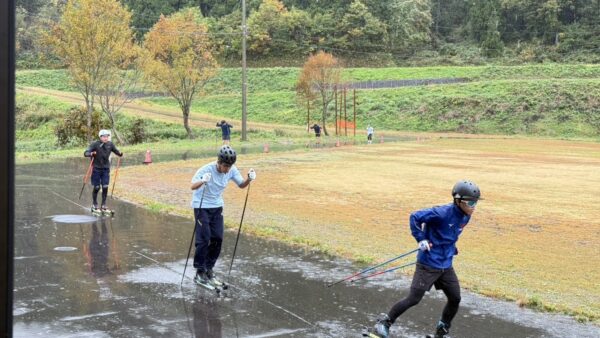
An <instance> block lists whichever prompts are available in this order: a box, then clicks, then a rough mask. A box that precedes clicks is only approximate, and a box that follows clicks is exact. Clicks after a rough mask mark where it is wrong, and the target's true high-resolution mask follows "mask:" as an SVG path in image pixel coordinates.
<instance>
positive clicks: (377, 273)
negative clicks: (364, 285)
mask: <svg viewBox="0 0 600 338" xmlns="http://www.w3.org/2000/svg"><path fill="white" fill-rule="evenodd" d="M413 264H417V262H411V263H407V264H403V265H400V266H397V267H394V268H391V269H387V270H383V271H379V272H375V273H372V274H370V275H366V276H362V277H360V278H357V279H353V280H351V281H350V283H354V282H356V281H359V280H361V279H365V278H371V277H375V276H379V275H381V274H384V273H387V272H392V271H396V270H398V269H402V268H405V267H407V266H411V265H413Z"/></svg>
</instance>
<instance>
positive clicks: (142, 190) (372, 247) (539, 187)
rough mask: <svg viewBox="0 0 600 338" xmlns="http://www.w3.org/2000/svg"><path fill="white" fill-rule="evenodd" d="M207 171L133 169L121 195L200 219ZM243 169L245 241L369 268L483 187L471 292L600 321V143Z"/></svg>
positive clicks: (469, 240)
mask: <svg viewBox="0 0 600 338" xmlns="http://www.w3.org/2000/svg"><path fill="white" fill-rule="evenodd" d="M210 160H212V159H210ZM207 161H209V160H208V159H207V160H206V161H200V160H195V161H179V162H170V163H158V164H153V165H152V166H144V167H129V168H123V169H122V171H121V173H120V184H119V185H120V186H118V187H117V189H118V192H117V194H118V195H119V196H120V197H121V198H123V199H126V200H130V201H134V202H137V203H140V204H145V205H147V206H148V207H151V208H152V209H153V210H155V211H165V212H171V213H176V214H182V215H185V216H187V217H190V216H191V212H190V210H189V209H188V205H189V200H190V190H189V181H190V179H191V177H192V175H193V174H194V172H195V170H196V169H197V168H198V167H199V166H201V165H202V164H204V163H205V162H207ZM238 164H239V166H240V168H242V169H243V170H244V171H245V170H247V169H248V168H250V167H253V168H255V169H256V170H257V172H258V179H257V181H256V182H255V183H253V186H252V191H251V192H250V199H249V207H248V208H249V209H248V211H247V213H246V218H245V224H246V225H247V228H245V229H246V230H245V231H249V232H253V233H256V234H259V235H262V236H266V237H270V238H276V239H280V240H284V241H287V242H290V243H296V244H299V245H307V247H309V248H318V249H320V250H322V251H324V252H327V253H331V254H335V255H339V256H343V257H348V258H351V259H354V260H356V261H358V262H363V263H372V262H376V261H380V260H383V259H385V258H389V257H392V256H394V255H397V254H398V253H401V252H404V251H407V250H409V249H412V248H414V247H415V246H416V243H415V240H414V239H413V238H412V237H411V236H410V232H409V229H408V217H409V214H410V213H411V212H412V211H414V210H417V209H420V208H424V207H429V206H432V205H438V204H444V203H448V202H449V201H450V189H451V187H452V185H453V184H454V183H455V181H457V180H458V179H461V178H468V179H472V180H474V181H475V182H477V183H478V184H479V185H480V186H481V189H482V192H483V196H484V197H485V201H482V202H481V203H480V204H479V205H478V210H477V212H476V213H475V215H474V217H473V219H472V222H471V223H470V224H469V225H468V226H467V228H466V230H465V232H464V233H463V235H462V237H461V239H460V241H459V242H458V248H459V250H460V254H459V255H458V256H457V257H456V258H455V267H456V268H457V271H458V274H459V276H460V278H461V282H462V285H463V286H464V287H467V288H469V289H471V290H473V291H475V292H478V293H481V294H485V295H489V296H493V297H498V298H503V299H508V300H513V301H516V302H519V303H520V304H523V305H526V306H530V307H533V308H538V309H541V310H548V311H557V312H565V313H568V314H571V315H574V316H576V317H578V318H579V319H581V320H586V319H587V320H592V321H596V322H598V320H599V319H600V284H598V283H597V281H598V280H599V279H600V236H599V235H600V221H599V220H600V209H599V208H598V207H597V202H598V196H600V145H599V144H598V143H592V142H589V143H588V142H575V141H556V140H540V139H474V138H473V139H444V138H440V139H431V140H428V141H425V142H407V143H396V144H377V145H371V146H356V147H342V148H336V149H322V150H311V151H297V152H292V153H284V154H281V153H279V154H257V155H245V156H242V157H241V158H240V159H239V163H238ZM121 175H122V176H121ZM244 196H245V191H243V190H240V189H236V188H234V187H230V189H228V191H227V192H226V196H225V197H226V204H227V205H226V208H225V211H226V212H225V216H226V219H227V220H228V222H229V223H230V224H231V225H234V224H235V223H236V222H237V220H239V217H240V212H241V206H242V203H243V198H244ZM246 222H247V223H246ZM226 245H231V243H228V244H226ZM409 272H410V271H407V273H409Z"/></svg>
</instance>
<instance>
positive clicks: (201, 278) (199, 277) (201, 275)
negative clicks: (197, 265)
mask: <svg viewBox="0 0 600 338" xmlns="http://www.w3.org/2000/svg"><path fill="white" fill-rule="evenodd" d="M194 283H196V284H205V285H210V280H209V279H208V276H206V272H204V271H200V270H198V271H197V272H196V276H195V277H194Z"/></svg>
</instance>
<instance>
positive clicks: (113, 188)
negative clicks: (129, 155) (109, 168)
mask: <svg viewBox="0 0 600 338" xmlns="http://www.w3.org/2000/svg"><path fill="white" fill-rule="evenodd" d="M120 167H121V156H119V159H118V160H117V169H116V170H115V180H114V181H113V186H112V189H111V190H110V199H113V192H115V184H117V176H119V168H120Z"/></svg>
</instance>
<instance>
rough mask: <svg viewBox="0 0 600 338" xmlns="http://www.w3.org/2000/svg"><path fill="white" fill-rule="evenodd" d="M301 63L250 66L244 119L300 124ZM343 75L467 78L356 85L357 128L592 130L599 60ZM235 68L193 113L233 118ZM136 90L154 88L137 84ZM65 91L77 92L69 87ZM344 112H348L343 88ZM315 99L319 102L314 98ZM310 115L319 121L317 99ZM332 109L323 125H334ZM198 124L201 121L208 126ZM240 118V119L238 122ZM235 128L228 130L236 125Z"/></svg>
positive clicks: (574, 133)
mask: <svg viewBox="0 0 600 338" xmlns="http://www.w3.org/2000/svg"><path fill="white" fill-rule="evenodd" d="M298 72H299V68H254V69H250V70H249V74H248V79H249V80H248V92H249V95H248V119H249V120H250V121H251V122H252V123H263V124H264V123H267V124H280V125H288V126H289V125H294V126H298V127H299V126H301V125H305V124H306V118H307V116H306V115H307V114H306V107H305V106H304V105H303V104H301V103H300V102H299V101H298V99H297V97H296V94H295V91H294V86H295V82H296V80H297V77H298ZM343 77H344V79H345V81H371V80H390V79H419V78H421V79H422V78H451V77H462V78H467V79H468V80H469V81H471V82H469V83H460V84H446V85H429V86H415V87H403V88H395V89H379V90H359V91H358V92H357V93H358V94H357V102H358V106H357V108H356V118H357V125H358V127H359V128H360V129H361V130H364V129H365V128H366V125H367V124H368V123H371V124H373V126H374V127H375V130H376V132H377V131H381V130H397V131H398V130H401V131H419V132H422V131H427V132H460V133H476V134H509V135H537V136H545V137H559V138H598V136H599V135H600V129H599V128H600V125H599V124H598V122H597V119H595V118H594V117H593V116H594V114H598V112H600V101H599V100H598V97H600V66H598V65H568V64H551V65H527V66H514V67H509V66H480V67H414V68H349V69H345V70H344V73H343ZM239 81H240V69H238V68H226V69H222V70H221V71H220V73H219V75H218V76H217V77H216V78H215V79H214V80H212V81H211V82H210V83H209V84H208V85H207V86H206V88H205V91H204V95H202V96H200V97H198V98H197V99H196V100H195V101H194V103H193V105H192V116H193V117H196V119H204V120H209V119H210V120H211V123H214V122H212V121H214V120H215V119H221V118H225V119H228V120H238V119H239V117H240V112H241V110H242V108H241V86H240V83H239ZM17 83H18V85H19V86H20V88H26V87H37V89H38V90H40V88H45V89H51V90H58V91H60V92H62V93H65V94H69V93H66V92H68V91H71V92H73V91H74V89H73V88H72V86H71V85H70V84H69V80H68V75H67V72H66V71H65V70H35V71H20V72H18V74H17ZM135 91H153V89H151V88H144V86H140V87H139V88H137V89H136V90H135ZM70 94H71V95H73V94H74V95H76V96H77V95H78V94H76V93H70ZM349 94H350V95H349V97H348V104H347V114H348V118H349V119H350V120H351V119H353V112H354V108H353V106H352V104H351V102H352V100H353V97H352V93H349ZM136 104H138V105H145V106H146V108H151V109H167V110H170V111H171V112H172V113H174V114H179V116H180V112H179V107H178V104H177V103H176V101H175V100H174V99H172V98H170V97H148V98H143V99H140V100H138V101H137V102H136ZM315 105H316V106H318V104H316V103H315ZM316 106H313V109H312V113H311V120H312V121H320V119H321V112H320V106H319V107H316ZM333 110H334V108H333V105H331V107H330V111H331V113H332V116H330V118H329V119H328V123H327V124H328V128H329V129H330V130H331V129H333V127H334V118H333ZM206 126H207V125H204V126H202V127H206ZM238 126H239V125H238ZM238 130H239V129H238V128H234V132H235V131H238Z"/></svg>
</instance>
